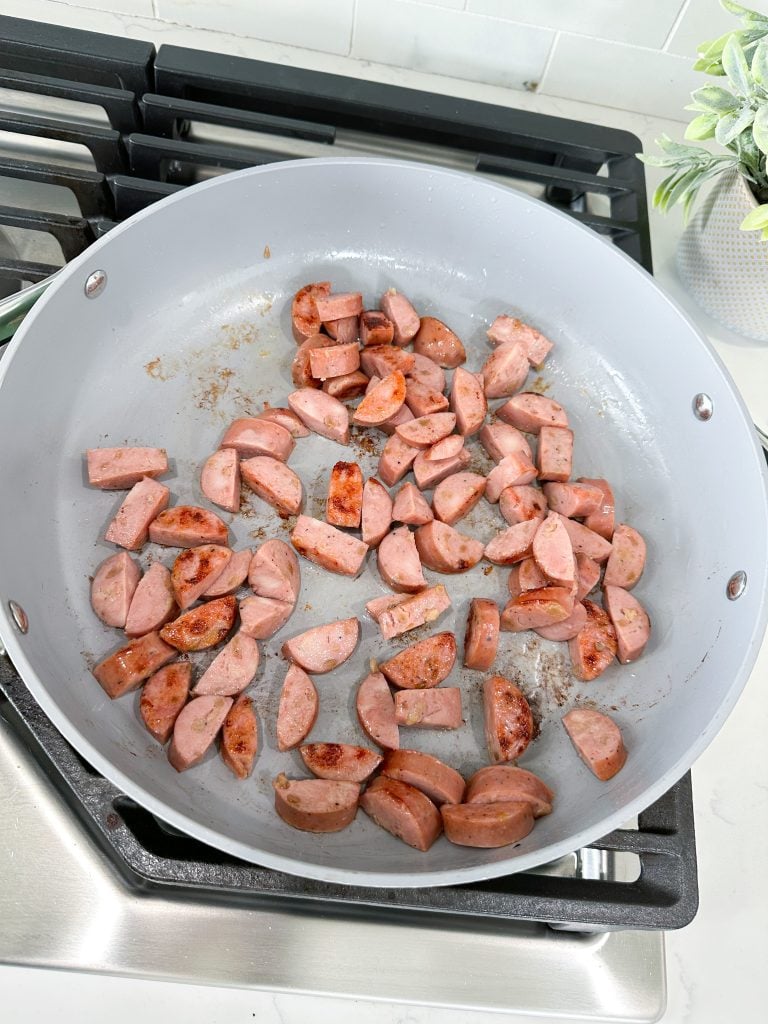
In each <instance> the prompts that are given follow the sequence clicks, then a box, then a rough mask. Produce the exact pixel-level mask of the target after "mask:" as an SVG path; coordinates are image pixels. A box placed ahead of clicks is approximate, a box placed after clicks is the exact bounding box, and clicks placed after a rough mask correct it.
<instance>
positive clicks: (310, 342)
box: [291, 334, 336, 433]
mask: <svg viewBox="0 0 768 1024" xmlns="http://www.w3.org/2000/svg"><path fill="white" fill-rule="evenodd" d="M335 344H336V342H335V341H334V340H333V338H329V337H328V335H327V334H313V335H312V336H311V337H309V338H307V340H306V341H304V342H302V344H301V345H299V347H298V349H297V350H296V355H295V356H294V357H293V362H292V363H291V380H292V381H293V383H294V385H295V386H296V387H297V388H319V387H320V381H319V380H315V378H314V377H313V376H312V369H311V364H310V362H309V356H310V353H311V352H312V351H313V350H314V349H316V348H329V347H330V346H331V345H335ZM302 425H303V424H302ZM291 433H293V431H291Z"/></svg>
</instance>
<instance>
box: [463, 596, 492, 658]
mask: <svg viewBox="0 0 768 1024" xmlns="http://www.w3.org/2000/svg"><path fill="white" fill-rule="evenodd" d="M498 647H499V608H498V605H497V604H496V602H495V601H489V600H488V598H485V597H475V598H473V599H472V600H471V601H470V602H469V615H468V616H467V631H466V633H465V635H464V667H465V668H474V669H479V670H480V671H481V672H487V671H488V669H489V668H490V667H491V666H492V665H493V663H494V661H495V660H496V652H497V650H498Z"/></svg>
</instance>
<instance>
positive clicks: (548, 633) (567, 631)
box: [536, 601, 587, 641]
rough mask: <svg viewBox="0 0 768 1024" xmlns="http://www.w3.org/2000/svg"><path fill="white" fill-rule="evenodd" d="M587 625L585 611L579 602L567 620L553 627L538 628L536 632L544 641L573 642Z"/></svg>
mask: <svg viewBox="0 0 768 1024" xmlns="http://www.w3.org/2000/svg"><path fill="white" fill-rule="evenodd" d="M586 624H587V610H586V608H585V607H584V605H583V604H581V602H578V601H577V602H576V603H575V604H574V606H573V611H572V612H571V614H570V615H569V616H568V618H567V619H563V620H562V622H556V623H555V624H554V625H553V626H540V627H539V628H538V629H537V630H536V632H537V633H538V634H539V636H542V637H544V639H545V640H557V641H563V640H573V638H574V637H575V636H578V635H579V633H580V632H581V631H582V629H584V627H585V626H586Z"/></svg>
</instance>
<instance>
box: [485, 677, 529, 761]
mask: <svg viewBox="0 0 768 1024" xmlns="http://www.w3.org/2000/svg"><path fill="white" fill-rule="evenodd" d="M483 708H484V712H485V738H486V741H487V743H488V753H489V754H490V756H491V760H492V761H495V762H499V761H516V760H517V759H518V757H520V756H521V755H522V754H524V753H525V751H526V749H527V748H528V744H529V743H530V742H531V740H532V739H533V731H534V726H533V715H532V714H531V709H530V706H529V704H528V701H527V700H526V699H525V696H524V695H523V693H522V692H521V691H520V690H519V689H518V687H517V686H515V684H514V683H513V682H510V680H509V679H505V678H504V676H490V677H489V678H488V679H486V680H485V682H484V683H483Z"/></svg>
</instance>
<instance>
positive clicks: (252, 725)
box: [220, 695, 259, 779]
mask: <svg viewBox="0 0 768 1024" xmlns="http://www.w3.org/2000/svg"><path fill="white" fill-rule="evenodd" d="M220 751H221V759H222V761H223V762H224V764H225V765H226V766H227V768H229V770H230V771H231V772H232V773H233V774H234V775H235V776H236V777H237V778H238V779H247V778H248V776H249V775H250V774H251V772H252V771H253V762H254V761H255V760H256V754H257V753H258V751H259V723H258V720H257V718H256V712H255V711H254V710H253V701H252V700H251V698H250V697H246V696H245V695H243V696H242V697H240V698H239V699H238V700H236V701H235V703H234V704H233V705H232V707H231V708H230V711H229V714H228V715H227V717H226V718H225V719H224V725H223V726H222V728H221V747H220Z"/></svg>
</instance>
